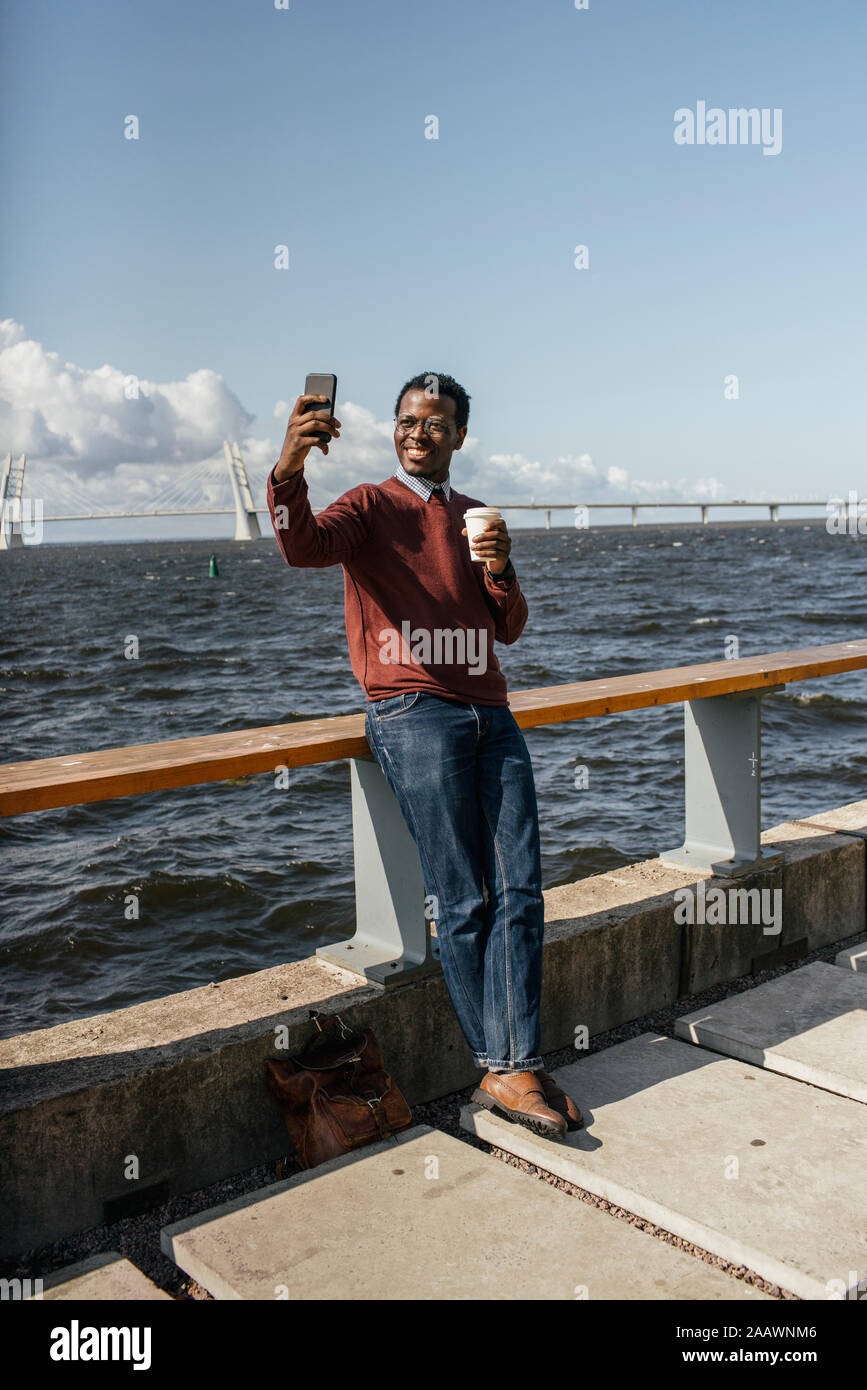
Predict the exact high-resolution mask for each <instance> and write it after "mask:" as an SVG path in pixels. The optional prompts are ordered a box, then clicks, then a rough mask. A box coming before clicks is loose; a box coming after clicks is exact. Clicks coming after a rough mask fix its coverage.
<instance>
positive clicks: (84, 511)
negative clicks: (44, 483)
mask: <svg viewBox="0 0 867 1390" xmlns="http://www.w3.org/2000/svg"><path fill="white" fill-rule="evenodd" d="M223 455H224V458H223V461H220V460H219V459H206V460H205V461H204V462H201V463H191V464H185V465H184V466H183V467H181V468H179V469H178V471H177V473H176V474H175V476H174V477H173V478H172V480H171V482H169V483H167V484H166V486H165V487H163V488H162V489H160V490H159V491H158V492H156V493H149V494H148V496H147V498H146V499H143V501H142V505H141V507H130V506H127V507H125V509H124V510H123V511H119V510H118V509H117V508H113V507H111V506H110V505H107V504H105V503H103V502H101V501H99V500H98V498H97V497H96V494H95V493H94V492H93V490H92V489H89V488H88V487H87V486H86V485H85V484H81V483H71V482H68V481H66V480H64V479H63V478H57V477H56V476H55V477H53V478H52V482H51V497H50V499H47V500H49V501H50V503H51V511H50V512H49V511H46V510H45V501H46V499H44V498H39V499H37V500H38V501H39V503H40V508H39V513H40V514H39V521H40V523H44V522H46V521H109V520H116V519H119V518H123V517H139V516H140V517H145V516H148V517H152V516H231V515H232V514H234V516H235V537H234V538H235V540H236V541H254V540H258V539H259V537H260V536H261V534H262V532H261V530H260V527H259V517H258V515H257V513H258V512H267V510H268V508H267V507H266V506H261V507H257V506H256V504H255V502H254V501H253V493H252V491H251V488H250V482H249V479H248V477H247V467H246V464H245V463H244V460H243V458H242V457H241V450H240V448H239V447H238V444H237V442H233V443H232V444H231V445H230V444H229V441H228V440H226V439H224V440H223ZM25 467H26V455H24V454H21V455H20V457H19V458H18V459H16V460H13V458H12V455H11V454H7V456H6V458H5V460H4V462H3V465H2V471H0V550H8V549H10V548H11V547H14V546H19V545H23V543H24V536H25V535H29V532H28V526H33V525H34V524H35V516H34V515H33V513H34V510H35V508H34V505H33V503H34V499H33V498H32V497H31V498H28V497H27V496H26V495H25V493H24V473H25ZM203 502H204V503H207V504H210V505H205V506H203V505H202V503H203ZM28 504H29V505H28Z"/></svg>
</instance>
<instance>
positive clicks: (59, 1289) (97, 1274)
mask: <svg viewBox="0 0 867 1390" xmlns="http://www.w3.org/2000/svg"><path fill="white" fill-rule="evenodd" d="M40 1298H42V1299H45V1300H47V1299H52V1298H56V1299H71V1300H74V1301H75V1302H80V1301H90V1302H98V1301H102V1300H109V1301H110V1300H112V1299H139V1300H140V1299H158V1298H167V1299H169V1301H170V1302H171V1301H173V1300H172V1298H171V1294H167V1293H166V1292H165V1290H164V1289H161V1288H159V1287H158V1286H157V1285H156V1284H154V1283H152V1282H151V1280H150V1279H148V1277H147V1275H146V1274H142V1272H141V1270H140V1269H136V1267H135V1265H134V1264H130V1262H129V1260H125V1259H124V1258H123V1256H122V1255H121V1254H120V1253H119V1252H118V1251H117V1250H103V1251H102V1253H101V1254H99V1255H92V1256H91V1257H90V1259H88V1260H81V1261H80V1262H79V1263H78V1264H74V1265H67V1267H66V1269H58V1270H56V1271H55V1273H54V1274H51V1275H49V1276H48V1278H47V1279H45V1280H44V1281H43V1286H42V1294H41V1295H40V1294H38V1293H35V1294H32V1295H31V1298H30V1301H31V1302H33V1301H34V1300H36V1301H38V1300H39V1299H40Z"/></svg>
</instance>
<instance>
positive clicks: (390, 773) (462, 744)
mask: <svg viewBox="0 0 867 1390" xmlns="http://www.w3.org/2000/svg"><path fill="white" fill-rule="evenodd" d="M365 733H366V735H367V742H368V744H369V745H370V750H371V752H372V753H373V755H374V757H375V758H376V761H377V762H378V763H379V766H380V768H381V769H382V771H383V773H384V775H385V778H386V780H387V782H388V784H389V786H390V787H391V789H392V791H393V792H394V794H395V796H396V798H397V801H398V804H399V805H400V809H401V811H402V812H403V818H404V820H405V821H406V824H407V826H408V828H409V831H410V834H411V835H412V838H413V839H414V841H415V843H416V846H417V847H418V852H419V859H420V860H421V868H422V877H423V879H424V887H425V893H427V894H428V895H431V894H433V895H434V912H433V916H434V918H435V920H436V924H437V937H438V941H439V947H440V959H441V961H442V967H443V975H444V977H445V982H446V987H447V989H448V992H449V997H450V999H451V1001H452V1006H453V1008H454V1011H455V1014H456V1015H457V1019H458V1022H459V1024H460V1026H461V1029H462V1031H463V1034H464V1037H465V1038H466V1040H467V1042H468V1043H469V1045H470V1049H471V1051H472V1054H473V1058H474V1060H475V1062H476V1065H477V1066H480V1067H486V1068H489V1069H496V1070H502V1071H535V1070H537V1069H538V1068H540V1067H541V1066H542V1058H541V1057H540V1056H539V1049H540V1047H541V1025H540V1017H539V1015H540V1002H541V993H542V936H543V932H544V905H543V900H542V865H541V856H540V851H539V817H538V811H537V806H536V788H535V783H534V781H533V768H532V765H531V763H530V754H529V752H528V751H527V745H526V743H525V742H524V736H523V734H522V733H521V731H520V729H519V728H518V725H517V724H516V722H515V718H514V716H513V715H512V713H511V711H510V710H509V709H508V707H507V706H506V705H496V706H490V705H461V704H457V703H456V702H455V701H453V700H445V699H443V698H442V697H441V696H439V695H433V694H431V693H430V692H428V691H417V690H415V691H410V692H408V693H406V694H403V695H393V696H390V697H389V698H388V699H385V700H374V701H372V702H370V703H369V704H368V707H367V715H366V719H365ZM486 896H487V901H486Z"/></svg>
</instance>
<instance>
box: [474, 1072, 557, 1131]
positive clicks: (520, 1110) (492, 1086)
mask: <svg viewBox="0 0 867 1390" xmlns="http://www.w3.org/2000/svg"><path fill="white" fill-rule="evenodd" d="M538 1077H539V1073H538V1072H535V1071H512V1072H504V1073H499V1074H498V1073H497V1072H493V1071H489V1072H488V1073H487V1074H486V1075H485V1076H483V1077H482V1079H481V1081H480V1082H479V1084H478V1086H477V1087H476V1089H475V1091H474V1092H473V1100H474V1101H475V1102H476V1104H477V1105H483V1106H484V1107H485V1109H486V1110H493V1111H494V1112H495V1113H496V1114H497V1115H502V1116H503V1117H504V1119H507V1120H512V1121H514V1122H515V1123H517V1124H521V1125H526V1127H527V1129H532V1130H533V1132H534V1133H535V1134H541V1135H544V1137H545V1138H546V1139H565V1137H566V1120H565V1119H564V1117H563V1116H562V1115H558V1114H557V1111H556V1110H552V1108H551V1106H550V1105H549V1104H548V1102H547V1101H546V1099H545V1093H544V1091H543V1089H542V1084H541V1082H540V1081H539V1079H538Z"/></svg>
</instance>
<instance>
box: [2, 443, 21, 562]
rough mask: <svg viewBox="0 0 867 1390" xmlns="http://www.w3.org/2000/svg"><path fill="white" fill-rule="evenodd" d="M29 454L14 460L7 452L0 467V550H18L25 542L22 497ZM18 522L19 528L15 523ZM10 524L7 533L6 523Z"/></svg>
mask: <svg viewBox="0 0 867 1390" xmlns="http://www.w3.org/2000/svg"><path fill="white" fill-rule="evenodd" d="M26 462H27V455H26V454H22V455H21V456H20V458H18V459H17V460H16V461H14V462H13V459H12V455H11V454H7V455H6V457H5V459H4V460H3V466H2V468H0V550H17V548H18V546H20V545H23V544H24V536H23V534H22V507H21V498H22V495H23V492H24V466H25V464H26ZM16 521H17V522H18V529H17V530H16V529H15V523H16ZM7 522H8V524H9V531H8V534H7V531H6V525H7Z"/></svg>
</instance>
